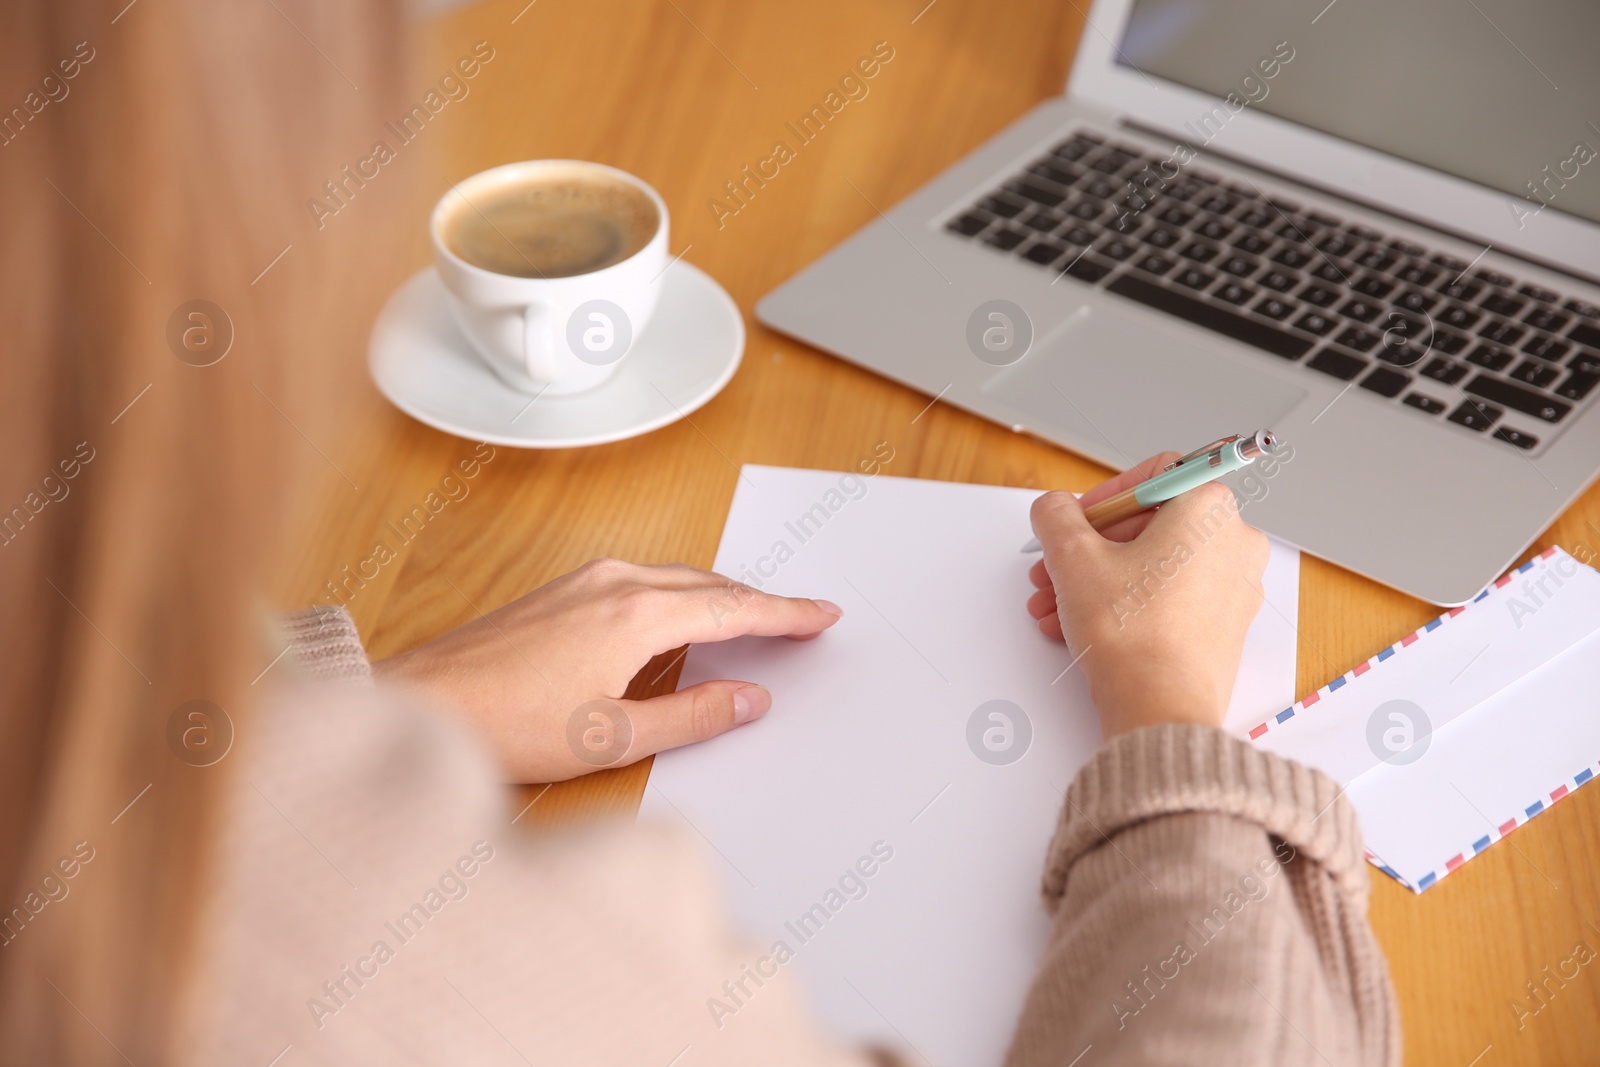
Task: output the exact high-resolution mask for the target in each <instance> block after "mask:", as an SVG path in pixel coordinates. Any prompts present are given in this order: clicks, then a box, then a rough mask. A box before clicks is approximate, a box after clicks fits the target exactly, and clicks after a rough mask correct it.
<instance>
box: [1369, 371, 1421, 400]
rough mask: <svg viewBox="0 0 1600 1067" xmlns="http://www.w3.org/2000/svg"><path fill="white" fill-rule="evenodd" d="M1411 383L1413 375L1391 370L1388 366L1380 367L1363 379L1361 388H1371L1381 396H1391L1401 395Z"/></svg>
mask: <svg viewBox="0 0 1600 1067" xmlns="http://www.w3.org/2000/svg"><path fill="white" fill-rule="evenodd" d="M1410 384H1411V375H1409V374H1401V373H1400V372H1399V371H1397V370H1390V369H1389V368H1388V367H1379V368H1378V369H1377V370H1375V371H1373V372H1372V373H1371V374H1369V375H1367V376H1366V377H1365V378H1363V379H1361V388H1363V389H1371V390H1372V391H1373V392H1374V393H1377V394H1378V395H1379V396H1387V397H1390V398H1393V397H1397V396H1399V395H1400V393H1401V392H1402V391H1403V390H1404V389H1405V387H1406V386H1408V385H1410Z"/></svg>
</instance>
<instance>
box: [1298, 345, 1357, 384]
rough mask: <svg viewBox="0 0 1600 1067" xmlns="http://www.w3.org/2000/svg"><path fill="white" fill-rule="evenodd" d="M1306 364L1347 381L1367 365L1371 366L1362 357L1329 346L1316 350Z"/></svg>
mask: <svg viewBox="0 0 1600 1067" xmlns="http://www.w3.org/2000/svg"><path fill="white" fill-rule="evenodd" d="M1306 366H1308V367H1310V368H1311V369H1312V370H1319V371H1321V372H1322V373H1323V374H1331V375H1332V376H1333V377H1335V378H1338V379H1339V380H1340V381H1345V382H1348V381H1349V380H1350V379H1352V378H1354V377H1355V376H1356V375H1358V374H1360V373H1361V372H1362V371H1364V370H1366V369H1367V367H1369V366H1371V364H1369V363H1368V362H1367V361H1366V360H1364V359H1357V358H1356V357H1355V356H1352V355H1349V354H1348V353H1345V352H1337V351H1335V350H1334V349H1331V348H1324V349H1323V350H1322V351H1321V352H1318V353H1317V354H1316V355H1314V356H1312V357H1311V362H1309V363H1307V364H1306Z"/></svg>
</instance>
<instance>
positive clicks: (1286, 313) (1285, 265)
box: [946, 132, 1600, 450]
mask: <svg viewBox="0 0 1600 1067" xmlns="http://www.w3.org/2000/svg"><path fill="white" fill-rule="evenodd" d="M1163 167H1165V170H1163ZM1173 170H1178V168H1176V166H1175V165H1174V164H1173V163H1172V162H1170V161H1169V160H1166V159H1165V158H1164V157H1161V156H1158V155H1156V154H1153V153H1151V152H1150V151H1148V150H1146V149H1143V148H1138V147H1134V146H1131V145H1128V144H1122V143H1113V142H1110V141H1108V140H1107V139H1106V138H1104V137H1102V136H1100V135H1098V134H1094V133H1087V132H1080V133H1077V134H1075V135H1074V136H1073V137H1071V138H1069V139H1068V140H1066V141H1063V142H1062V143H1061V144H1059V145H1057V146H1056V147H1055V148H1054V149H1052V150H1051V152H1050V153H1049V154H1048V155H1045V156H1043V157H1042V158H1040V159H1038V160H1036V161H1035V162H1033V163H1032V164H1030V165H1029V166H1027V167H1026V168H1024V169H1023V170H1022V171H1021V172H1019V173H1018V174H1016V175H1015V176H1013V177H1012V178H1011V179H1009V180H1008V181H1006V182H1004V183H1003V184H1002V185H1001V186H1000V187H999V188H998V189H995V190H994V191H993V192H992V193H989V194H987V195H985V196H983V197H982V198H980V199H979V200H978V201H977V203H975V204H973V205H972V206H971V207H970V208H969V209H968V210H966V211H965V212H963V213H961V214H959V215H957V216H956V217H954V218H953V219H951V220H950V221H949V222H948V223H947V224H946V229H947V230H949V231H950V232H952V233H954V234H956V235H959V236H963V237H967V238H971V239H972V240H975V241H979V242H981V243H983V244H985V245H987V246H989V247H991V248H993V249H995V250H997V251H999V252H1003V253H1006V254H1010V255H1015V256H1019V257H1021V258H1022V259H1024V260H1027V261H1028V262H1031V263H1035V264H1037V265H1038V266H1039V267H1040V268H1042V269H1048V270H1050V271H1052V272H1054V273H1057V274H1058V275H1065V276H1068V277H1072V278H1076V279H1078V280H1079V281H1082V282H1086V283H1089V284H1091V285H1098V286H1100V287H1102V288H1104V289H1106V290H1108V291H1109V292H1112V293H1115V294H1117V295H1118V296H1122V297H1126V298H1127V299H1129V300H1134V301H1137V302H1138V303H1141V304H1144V305H1146V306H1147V307H1151V308H1154V309H1156V310H1157V311H1162V312H1165V313H1167V314H1169V315H1174V316H1177V317H1178V318H1180V319H1184V320H1186V321H1188V322H1191V323H1194V324H1195V325H1198V326H1203V327H1205V328H1207V329H1210V330H1214V331H1216V332H1217V333H1220V334H1223V335H1224V336H1227V337H1231V338H1233V339H1234V340H1236V341H1242V342H1244V343H1245V344H1248V345H1252V346H1254V347H1256V348H1258V349H1261V350H1262V351H1264V352H1268V353H1270V354H1272V355H1274V356H1277V357H1279V358H1281V359H1284V360H1288V361H1292V362H1296V363H1299V364H1300V365H1301V366H1303V367H1306V368H1307V369H1308V370H1309V371H1311V372H1314V373H1319V374H1325V375H1328V376H1329V377H1332V378H1336V379H1338V380H1341V381H1345V382H1350V383H1353V384H1355V385H1359V387H1360V388H1362V389H1365V390H1368V391H1369V392H1371V393H1374V394H1376V395H1377V396H1380V397H1385V398H1388V399H1390V400H1392V401H1394V402H1395V403H1397V404H1400V405H1402V406H1403V407H1405V408H1407V409H1408V410H1410V411H1412V412H1414V413H1416V414H1418V415H1420V416H1426V417H1429V418H1435V419H1439V418H1443V419H1446V420H1448V421H1449V422H1451V423H1454V424H1455V425H1457V426H1460V427H1463V428H1465V429H1467V430H1471V431H1476V432H1478V433H1482V434H1487V435H1489V436H1491V437H1493V438H1494V439H1495V440H1497V441H1500V442H1501V443H1503V444H1505V445H1508V446H1510V447H1513V448H1517V449H1524V450H1526V449H1532V448H1535V447H1537V446H1538V444H1539V441H1540V439H1541V437H1542V436H1544V437H1547V436H1549V435H1550V434H1552V433H1554V432H1555V430H1556V429H1557V428H1558V426H1559V425H1560V424H1562V423H1564V422H1565V421H1567V420H1568V419H1569V418H1570V416H1571V415H1572V412H1573V411H1574V410H1575V409H1576V408H1577V407H1578V406H1579V405H1580V404H1582V403H1583V401H1584V400H1585V399H1586V398H1588V397H1589V395H1590V394H1591V393H1593V392H1595V391H1596V386H1597V385H1600V307H1596V306H1595V305H1593V304H1590V303H1587V302H1586V301H1582V300H1576V299H1572V298H1569V297H1567V296H1565V295H1564V294H1561V293H1557V292H1555V291H1553V290H1550V289H1546V288H1544V287H1542V286H1538V285H1527V284H1519V283H1518V281H1517V279H1514V278H1512V277H1509V276H1508V275H1505V274H1502V273H1500V272H1499V271H1493V270H1476V269H1473V266H1472V264H1469V263H1468V262H1467V261H1466V260H1463V259H1459V258H1457V257H1455V256H1451V255H1445V254H1443V253H1438V252H1434V251H1432V250H1431V249H1428V248H1425V247H1423V246H1422V245H1419V244H1415V243H1413V242H1411V241H1408V240H1404V239H1400V238H1390V237H1388V236H1387V235H1385V234H1383V233H1380V232H1379V231H1377V230H1374V229H1372V228H1370V227H1367V226H1365V225H1360V224H1356V223H1347V222H1345V221H1344V220H1342V219H1340V218H1338V217H1337V216H1335V215H1332V214H1329V213H1328V212H1326V211H1323V210H1321V209H1317V208H1305V207H1302V206H1301V205H1299V204H1297V203H1293V202H1291V201H1289V200H1285V199H1283V198H1280V197H1276V196H1268V195H1265V194H1263V193H1262V192H1261V191H1260V190H1258V189H1255V188H1253V187H1251V186H1249V185H1244V184H1239V183H1234V182H1228V181H1225V180H1224V179H1223V178H1221V177H1220V176H1218V175H1214V174H1208V173H1206V172H1205V171H1202V170H1199V169H1197V168H1194V167H1186V168H1182V169H1181V170H1178V173H1176V174H1175V175H1174V176H1173V177H1172V178H1170V179H1167V178H1166V177H1165V175H1166V173H1167V172H1170V171H1173ZM1164 179H1165V180H1164ZM1419 378H1425V379H1429V382H1428V383H1427V385H1426V387H1425V388H1424V389H1421V390H1419V389H1416V388H1414V387H1415V386H1416V385H1418V384H1419V381H1418V379H1419ZM1440 387H1444V389H1445V390H1447V392H1446V393H1445V395H1448V396H1451V397H1453V398H1454V399H1453V400H1452V401H1451V402H1449V403H1446V402H1443V401H1440V400H1439V399H1438V398H1437V397H1436V396H1430V395H1428V393H1429V392H1430V391H1432V392H1439V391H1441V388H1440ZM1512 424H1515V425H1512Z"/></svg>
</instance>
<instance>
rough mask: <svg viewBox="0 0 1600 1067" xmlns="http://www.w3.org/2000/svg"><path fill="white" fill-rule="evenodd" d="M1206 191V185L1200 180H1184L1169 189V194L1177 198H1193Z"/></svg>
mask: <svg viewBox="0 0 1600 1067" xmlns="http://www.w3.org/2000/svg"><path fill="white" fill-rule="evenodd" d="M1204 191H1205V186H1203V185H1201V184H1199V183H1198V182H1183V183H1181V184H1179V185H1174V186H1171V187H1170V188H1168V189H1167V191H1166V192H1167V195H1168V196H1170V197H1172V198H1173V199H1175V200H1191V199H1193V198H1194V197H1197V196H1199V195H1200V194H1201V193H1202V192H1204Z"/></svg>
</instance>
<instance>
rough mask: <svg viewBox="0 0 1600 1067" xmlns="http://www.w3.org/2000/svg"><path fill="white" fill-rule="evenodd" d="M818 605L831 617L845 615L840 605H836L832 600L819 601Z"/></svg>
mask: <svg viewBox="0 0 1600 1067" xmlns="http://www.w3.org/2000/svg"><path fill="white" fill-rule="evenodd" d="M816 605H817V607H819V608H821V609H822V610H823V611H826V612H827V613H828V614H829V615H843V614H844V609H843V608H841V607H840V606H839V605H837V604H835V603H834V602H833V601H831V600H818V601H816Z"/></svg>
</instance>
